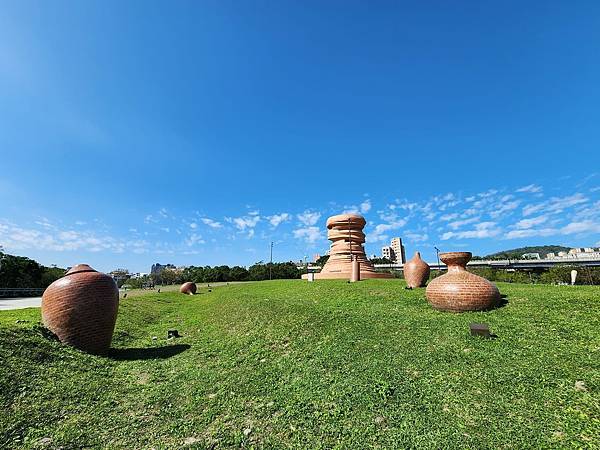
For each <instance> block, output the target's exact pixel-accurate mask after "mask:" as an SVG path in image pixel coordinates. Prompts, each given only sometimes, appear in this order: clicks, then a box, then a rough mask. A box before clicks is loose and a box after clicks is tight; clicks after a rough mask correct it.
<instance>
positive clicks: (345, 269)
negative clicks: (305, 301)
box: [315, 214, 392, 279]
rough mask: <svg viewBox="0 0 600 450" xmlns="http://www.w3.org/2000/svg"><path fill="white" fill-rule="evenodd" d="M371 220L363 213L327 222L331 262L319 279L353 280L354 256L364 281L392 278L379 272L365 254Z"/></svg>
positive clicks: (319, 274) (322, 270)
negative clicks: (366, 228) (366, 230)
mask: <svg viewBox="0 0 600 450" xmlns="http://www.w3.org/2000/svg"><path fill="white" fill-rule="evenodd" d="M366 223H367V221H366V220H365V218H364V217H363V216H361V215H359V214H339V215H337V216H331V217H330V218H329V219H327V239H329V240H330V241H331V248H330V250H329V260H328V261H327V263H326V264H325V266H323V269H321V272H320V273H318V274H315V278H316V279H334V278H342V279H350V276H351V274H352V257H354V258H355V259H357V260H358V261H359V262H360V278H361V279H364V278H391V277H392V275H391V274H389V273H379V272H375V268H374V267H373V264H371V261H369V260H368V259H367V255H366V254H365V248H364V247H363V244H364V243H365V233H364V232H363V228H364V227H365V225H366Z"/></svg>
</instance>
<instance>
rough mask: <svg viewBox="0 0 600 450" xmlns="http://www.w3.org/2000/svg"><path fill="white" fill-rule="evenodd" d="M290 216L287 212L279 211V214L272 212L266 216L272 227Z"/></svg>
mask: <svg viewBox="0 0 600 450" xmlns="http://www.w3.org/2000/svg"><path fill="white" fill-rule="evenodd" d="M290 217H291V216H290V214H288V213H281V214H273V215H272V216H269V217H267V219H268V220H269V223H270V224H271V225H272V226H273V227H277V226H279V225H280V224H281V223H283V222H286V221H288V220H289V219H290Z"/></svg>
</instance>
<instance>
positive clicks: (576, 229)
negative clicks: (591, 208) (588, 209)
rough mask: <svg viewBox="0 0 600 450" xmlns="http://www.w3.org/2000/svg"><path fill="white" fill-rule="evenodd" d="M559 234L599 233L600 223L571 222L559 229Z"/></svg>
mask: <svg viewBox="0 0 600 450" xmlns="http://www.w3.org/2000/svg"><path fill="white" fill-rule="evenodd" d="M560 232H561V234H577V233H600V223H597V222H594V221H592V220H584V221H583V222H571V223H569V224H568V225H566V226H564V227H562V228H561V229H560Z"/></svg>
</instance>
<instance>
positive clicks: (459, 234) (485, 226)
mask: <svg viewBox="0 0 600 450" xmlns="http://www.w3.org/2000/svg"><path fill="white" fill-rule="evenodd" d="M496 225H497V224H496V222H481V223H478V224H477V225H475V229H473V230H467V231H448V232H446V233H444V234H442V240H443V241H447V240H448V239H452V238H455V239H484V238H491V237H495V236H498V235H499V234H500V232H501V230H500V228H498V227H497V226H496Z"/></svg>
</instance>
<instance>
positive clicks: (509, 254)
mask: <svg viewBox="0 0 600 450" xmlns="http://www.w3.org/2000/svg"><path fill="white" fill-rule="evenodd" d="M569 250H571V248H570V247H563V246H562V245H538V246H535V247H520V248H513V249H512V250H503V251H501V252H497V253H492V254H491V255H486V256H476V257H474V258H473V259H476V258H477V259H521V257H522V256H523V255H524V254H525V253H539V254H540V257H542V258H544V257H545V256H546V253H558V252H568V251H569Z"/></svg>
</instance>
